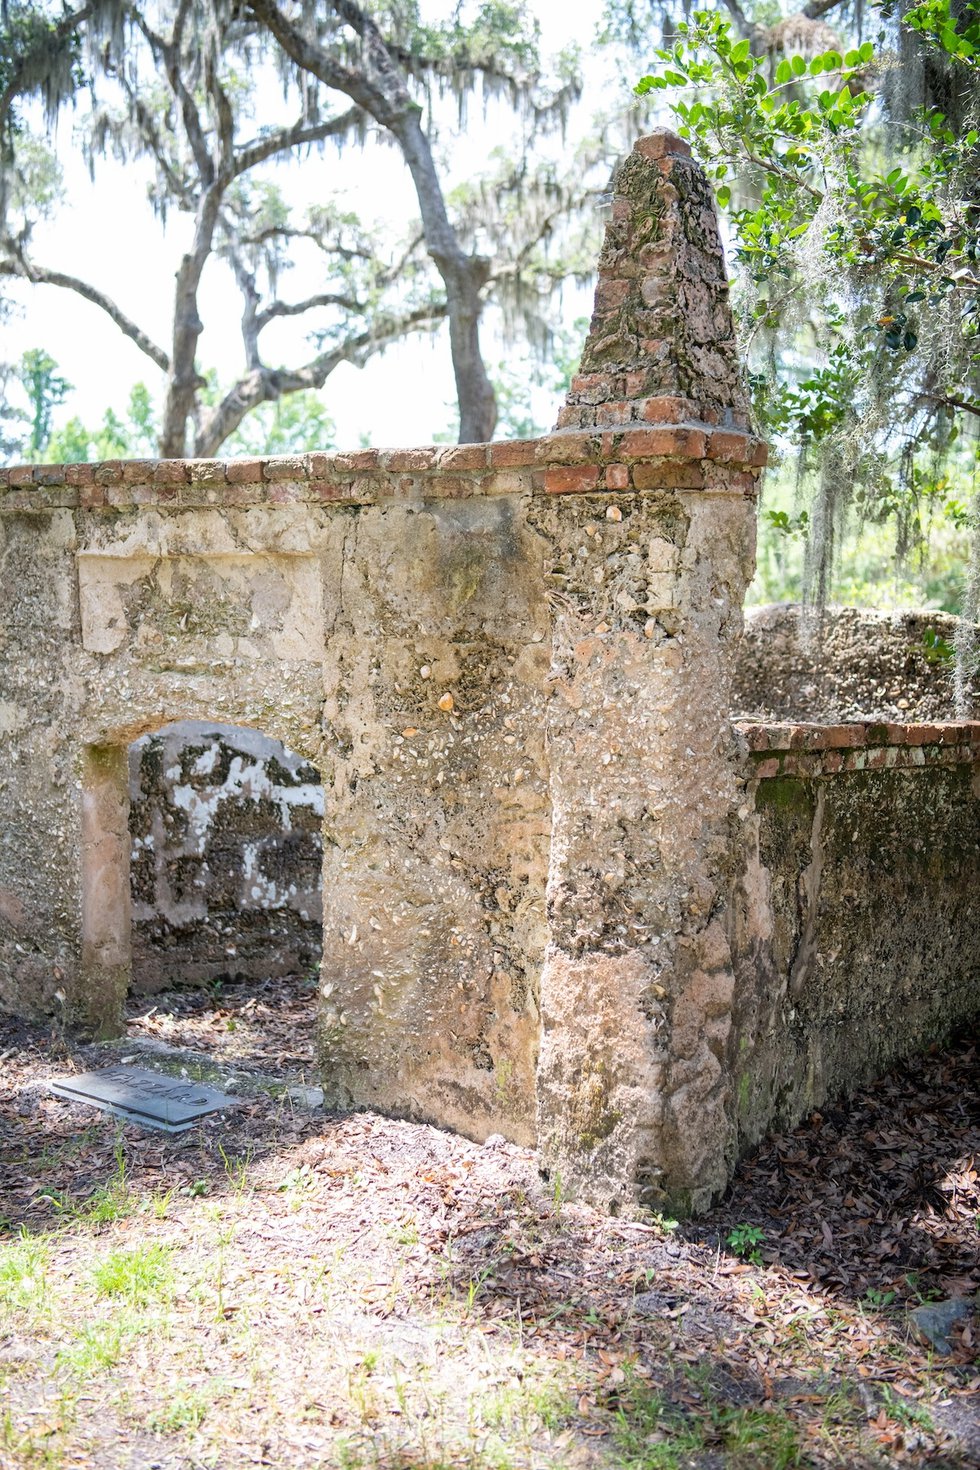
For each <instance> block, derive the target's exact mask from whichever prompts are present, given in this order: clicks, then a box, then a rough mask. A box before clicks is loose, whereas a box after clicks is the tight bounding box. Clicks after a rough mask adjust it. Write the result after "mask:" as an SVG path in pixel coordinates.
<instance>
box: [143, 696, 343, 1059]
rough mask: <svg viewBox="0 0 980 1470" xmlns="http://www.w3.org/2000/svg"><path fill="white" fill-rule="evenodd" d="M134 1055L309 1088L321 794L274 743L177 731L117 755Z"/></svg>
mask: <svg viewBox="0 0 980 1470" xmlns="http://www.w3.org/2000/svg"><path fill="white" fill-rule="evenodd" d="M128 779H129V845H130V868H129V873H130V898H131V955H132V961H131V965H132V968H131V981H130V985H129V990H128V995H127V1000H126V1020H127V1034H128V1035H129V1036H130V1038H131V1039H132V1040H133V1041H134V1042H149V1043H150V1044H151V1045H156V1046H167V1047H175V1048H177V1049H178V1050H188V1051H194V1052H203V1053H205V1054H208V1055H210V1056H212V1057H213V1058H214V1060H215V1061H216V1062H219V1063H234V1064H235V1065H236V1066H237V1065H242V1064H252V1065H254V1066H257V1067H258V1068H259V1069H260V1070H265V1069H271V1070H275V1071H277V1072H280V1071H283V1070H289V1071H290V1072H292V1073H297V1072H301V1073H303V1074H306V1075H312V1070H313V1068H314V1066H315V1057H314V1032H315V1024H314V1018H315V1008H316V996H317V987H318V980H319V966H320V958H321V954H322V943H323V899H322V842H323V838H322V829H323V787H322V784H321V780H320V775H319V772H318V771H317V770H316V768H315V767H314V766H312V765H311V764H310V763H309V762H308V761H306V760H305V759H304V758H303V757H302V756H300V755H296V754H295V753H294V752H292V751H290V750H288V749H287V748H286V747H285V746H283V745H282V744H281V743H280V742H279V741H278V740H274V739H272V738H271V737H269V736H267V735H264V734H262V733H261V732H259V731H257V730H253V729H247V728H243V727H240V726H233V725H225V724H220V723H217V722H212V721H189V720H185V721H179V722H177V723H175V724H172V725H167V726H164V727H163V728H162V729H159V730H156V731H154V732H153V733H151V734H148V735H144V736H142V737H141V738H140V739H138V740H136V741H134V742H133V743H132V745H131V746H130V747H129V753H128Z"/></svg>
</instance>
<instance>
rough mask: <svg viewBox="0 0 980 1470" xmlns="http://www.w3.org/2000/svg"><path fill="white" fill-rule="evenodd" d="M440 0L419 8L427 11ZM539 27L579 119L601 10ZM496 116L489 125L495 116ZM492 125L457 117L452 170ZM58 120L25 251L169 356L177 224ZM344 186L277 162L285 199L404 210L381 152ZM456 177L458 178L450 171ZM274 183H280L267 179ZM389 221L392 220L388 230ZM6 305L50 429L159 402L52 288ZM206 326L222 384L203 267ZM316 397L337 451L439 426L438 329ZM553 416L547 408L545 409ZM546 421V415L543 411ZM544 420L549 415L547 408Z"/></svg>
mask: <svg viewBox="0 0 980 1470" xmlns="http://www.w3.org/2000/svg"><path fill="white" fill-rule="evenodd" d="M444 4H445V0H442V3H441V4H439V3H437V0H433V4H432V5H431V6H430V7H429V9H430V13H432V14H437V13H438V11H439V10H440V9H441V8H442V6H443V5H444ZM529 8H530V9H531V11H532V12H533V13H535V14H536V15H537V16H538V18H539V20H540V23H541V28H542V48H541V49H542V55H543V56H549V55H553V54H554V53H555V52H557V51H558V50H559V49H560V48H561V47H563V46H565V45H567V44H568V43H569V42H573V41H574V42H577V43H578V44H579V45H580V46H581V48H582V52H583V55H584V56H585V57H586V58H590V57H591V58H592V59H591V60H589V61H588V62H587V73H588V82H587V86H586V89H585V97H584V100H583V104H582V118H583V121H582V123H581V124H580V126H584V125H585V122H586V121H587V118H588V117H589V116H590V115H591V114H592V113H593V112H594V111H596V110H597V109H598V108H599V107H600V106H601V105H602V104H603V102H605V101H607V100H608V96H607V95H604V94H608V91H609V88H610V86H611V85H615V82H612V83H611V82H610V80H609V71H608V62H606V63H603V64H604V65H605V67H606V71H605V74H604V75H603V73H602V72H601V71H600V70H599V64H597V62H596V61H595V59H594V53H595V48H594V46H593V44H592V42H593V37H594V34H595V30H596V26H597V24H598V20H599V15H600V12H601V0H578V3H576V4H575V5H572V4H569V3H568V0H530V4H529ZM500 117H501V118H502V117H503V112H501V114H500ZM500 126H501V122H500V120H499V119H498V120H496V121H495V119H494V117H493V115H492V114H491V116H490V118H489V119H488V120H486V121H485V120H484V118H483V116H482V113H481V109H480V107H479V105H474V106H473V107H472V109H471V118H470V125H469V128H468V131H467V137H466V139H465V140H464V141H463V143H462V144H461V145H460V147H459V148H458V149H456V150H454V165H455V166H457V167H461V168H463V169H466V168H467V167H468V168H470V169H472V170H473V171H474V172H476V171H478V170H479V169H480V168H481V166H482V163H483V161H484V160H485V158H486V155H487V153H488V152H489V150H490V148H491V147H492V146H494V145H495V144H497V143H498V142H501V141H503V139H502V138H501V137H500V135H499V133H498V131H497V129H498V128H499V127H500ZM70 127H71V119H70V114H65V115H64V117H63V120H62V123H61V140H62V147H61V149H60V153H61V157H62V164H63V167H64V170H65V184H66V189H67V199H68V202H67V204H66V206H65V207H64V208H62V210H61V211H60V212H59V214H58V215H57V217H56V218H55V219H54V220H53V221H52V222H50V223H49V224H46V225H45V226H44V227H43V228H40V229H38V230H37V232H36V234H35V237H34V241H33V244H32V253H33V255H34V256H35V258H36V259H37V260H38V261H40V262H42V263H43V264H45V265H47V266H50V267H53V268H59V269H62V270H65V271H68V272H70V273H71V274H73V275H76V276H80V277H81V278H83V279H85V280H88V281H91V282H92V283H93V284H95V285H97V286H99V287H101V288H102V289H103V290H105V291H106V292H107V293H108V294H109V295H111V296H112V297H113V298H114V299H115V300H116V301H117V302H118V304H119V305H120V307H122V309H123V310H125V311H126V312H127V313H128V314H129V315H130V316H131V317H132V318H133V319H134V320H135V321H136V322H137V323H138V324H139V325H140V326H141V327H142V328H143V329H144V330H145V331H147V332H148V333H149V334H150V336H151V337H152V338H153V339H154V340H155V341H157V342H159V343H160V344H161V345H162V346H164V347H165V348H168V349H169V345H170V344H169V337H170V329H171V323H170V310H171V298H170V283H171V281H172V279H173V274H174V271H175V269H176V265H177V261H178V259H179V255H180V249H181V243H182V240H183V239H184V238H186V234H187V231H188V229H189V221H188V220H187V218H186V217H185V216H181V215H179V214H176V213H175V214H173V215H172V216H171V217H170V219H169V220H168V228H167V231H166V233H165V234H163V233H162V232H161V227H160V224H159V221H158V220H156V219H155V218H154V216H153V215H152V213H151V211H150V208H149V205H148V204H147V203H146V202H145V185H146V180H147V179H148V177H149V169H148V168H147V169H146V170H143V169H141V168H139V167H136V166H134V165H128V166H123V165H119V164H116V163H106V164H104V165H102V166H101V167H100V169H99V170H98V172H97V174H96V179H95V182H94V183H93V182H92V181H91V180H90V179H89V176H88V172H87V170H86V169H85V167H84V165H83V163H82V161H81V158H80V156H79V153H78V151H77V150H76V149H73V148H72V147H71V141H70ZM355 158H356V162H354V163H353V165H349V166H348V169H347V178H346V180H344V178H343V173H342V170H341V165H340V164H339V163H338V159H337V155H336V153H334V152H330V151H326V152H324V154H323V155H322V156H319V157H318V156H316V155H314V156H312V157H311V158H308V159H306V160H303V161H296V162H294V163H293V164H292V165H291V169H290V172H291V175H292V179H293V181H294V185H293V186H291V187H290V192H291V193H292V194H294V197H295V198H296V199H297V200H300V201H303V200H306V201H313V200H315V199H316V198H317V197H318V196H319V197H321V198H322V197H323V195H324V194H325V193H333V192H334V191H335V190H337V189H338V188H342V189H345V190H348V191H350V192H351V193H352V195H353V197H352V200H351V202H352V204H353V206H354V208H355V209H356V210H357V212H358V213H359V214H360V215H361V217H362V218H364V219H370V218H378V219H383V218H385V217H386V215H387V216H388V217H392V218H397V219H400V221H402V222H403V221H404V220H405V219H406V218H411V217H412V215H413V214H414V213H415V212H416V205H415V201H414V195H413V193H412V190H411V185H410V181H409V179H408V175H407V170H406V169H405V167H404V164H403V163H402V161H401V158H400V155H399V154H398V153H397V152H396V151H395V150H394V149H391V148H379V147H374V148H369V149H368V150H366V151H365V152H364V153H363V154H360V155H355ZM463 176H464V177H465V174H464V175H463ZM277 177H280V176H279V175H277ZM401 227H402V226H400V228H401ZM315 289H317V287H316V282H315V280H312V279H310V280H306V281H304V280H303V278H302V276H301V273H300V272H299V271H294V272H292V273H290V274H287V275H286V276H285V277H284V278H283V281H282V282H281V286H280V290H281V294H282V295H283V296H284V297H286V298H287V299H296V298H298V297H302V296H303V295H305V294H307V293H308V292H309V291H311V290H315ZM10 294H11V296H12V297H13V298H14V299H15V300H16V301H17V303H18V307H19V310H18V312H17V314H16V315H15V316H14V318H13V320H12V321H11V322H9V323H8V325H7V327H6V328H5V331H4V338H5V340H4V344H3V349H2V352H0V356H2V357H3V358H5V359H6V360H7V361H13V360H17V359H18V358H19V357H20V355H21V353H22V352H23V351H25V350H26V349H27V348H30V347H43V348H45V349H46V350H47V351H48V352H50V354H51V355H52V357H54V358H55V359H56V361H57V363H58V365H59V368H60V370H61V372H62V373H63V375H64V376H65V377H66V378H67V379H68V380H69V382H71V383H72V384H73V385H74V391H73V392H72V393H71V395H70V396H69V398H68V399H66V401H65V403H64V404H63V406H62V407H61V409H60V410H59V411H58V414H57V419H56V426H57V425H60V424H62V423H64V422H65V420H66V419H68V418H69V417H71V416H72V415H75V414H77V415H78V416H79V417H80V418H81V419H82V420H83V422H84V423H85V424H86V425H87V426H89V427H94V426H95V425H97V424H98V423H99V422H100V421H101V418H102V415H103V413H104V412H105V410H106V408H107V407H109V406H112V407H114V408H115V409H116V411H117V412H121V411H122V410H123V409H124V408H125V405H126V402H127V399H128V395H129V390H130V388H131V386H132V385H133V383H135V382H136V381H138V380H140V379H142V380H143V381H144V382H145V383H146V384H147V386H148V387H149V388H150V390H151V392H152V393H153V394H154V396H155V398H157V400H159V393H160V374H159V372H158V370H157V369H156V368H155V367H154V366H153V364H152V363H151V362H150V360H149V359H148V358H147V357H145V356H144V355H143V354H142V353H141V352H140V351H139V350H138V349H137V348H136V347H135V346H134V345H133V344H132V343H131V342H129V341H128V339H126V338H124V337H123V336H122V335H121V334H120V333H119V331H118V330H117V329H116V328H115V327H114V326H113V325H112V323H111V322H110V321H109V320H108V319H107V318H106V317H105V316H104V314H103V313H102V312H101V311H100V310H99V309H98V308H97V307H95V306H92V305H90V304H89V303H87V302H85V301H84V300H82V299H81V298H80V297H78V296H77V295H75V294H74V293H73V292H71V291H67V290H63V289H60V288H57V287H52V286H37V287H30V286H27V285H26V284H23V285H22V284H20V283H17V284H15V285H12V287H11V291H10ZM201 300H202V306H203V312H202V314H203V316H204V318H205V325H206V330H205V333H204V335H203V337H202V339H201V348H200V355H199V361H200V364H201V366H202V367H205V368H211V367H214V368H216V369H217V370H218V373H219V376H220V377H221V379H222V382H223V383H225V382H227V381H228V380H230V379H231V378H232V376H233V374H234V373H235V372H236V370H237V369H238V368H239V366H240V362H241V358H240V336H239V330H238V319H239V315H240V310H241V307H240V298H239V296H238V293H237V291H236V289H235V287H234V285H233V284H232V282H231V281H230V279H229V278H228V277H227V275H226V274H225V271H224V268H223V267H222V266H221V265H220V264H218V263H217V262H212V264H210V265H209V267H208V273H207V274H206V276H205V279H204V291H203V293H202V298H201ZM590 305H591V303H590V301H589V299H588V297H587V296H586V295H584V294H583V293H581V292H574V291H573V292H570V293H568V297H567V300H566V302H565V304H564V310H565V312H566V314H567V320H568V321H571V320H573V319H574V318H575V317H576V316H582V315H588V313H589V310H590ZM277 326H278V327H279V330H280V331H281V334H282V335H281V337H280V339H278V340H276V339H274V337H273V331H274V330H275V329H274V328H270V329H269V331H268V332H267V333H266V334H264V335H263V350H264V354H265V356H266V359H267V360H270V361H274V360H276V359H278V360H280V361H283V362H290V363H296V362H301V361H304V360H305V359H306V358H307V357H308V356H310V355H312V349H311V348H310V347H309V346H308V345H307V344H306V343H305V341H304V332H305V329H303V328H302V327H297V325H296V324H295V323H283V324H277ZM486 356H487V359H488V361H489V362H493V361H497V360H499V359H500V358H501V357H502V356H503V348H502V346H501V344H500V343H494V342H493V341H492V340H491V341H487V343H486ZM323 399H324V402H325V404H326V406H327V408H328V411H329V412H330V414H331V415H332V417H333V418H334V420H335V421H336V424H337V439H338V443H339V444H340V445H341V446H350V445H354V444H357V443H358V442H359V440H360V438H361V436H362V435H364V436H367V438H369V439H370V441H371V442H372V443H374V444H377V445H382V444H385V445H391V444H421V443H425V442H428V441H429V440H431V438H432V437H433V435H434V434H436V433H438V432H440V431H442V432H444V431H445V430H446V429H447V427H448V426H449V424H450V422H451V419H452V414H453V408H452V399H453V382H452V373H451V367H450V362H449V352H448V342H447V340H446V335H445V333H444V332H443V333H440V334H439V335H437V336H436V337H434V338H429V337H428V336H418V337H416V338H413V339H411V340H410V341H409V342H408V343H407V344H405V345H403V346H400V347H398V348H394V349H391V350H390V351H389V352H388V353H386V354H385V355H384V356H383V357H381V358H380V359H375V360H374V361H373V362H372V363H371V364H369V366H368V367H367V368H366V369H364V370H361V371H358V370H356V369H354V368H349V367H347V366H346V365H345V366H343V367H341V368H340V369H338V370H337V372H336V373H334V374H333V375H332V376H331V377H330V378H329V379H328V380H327V383H326V385H325V387H324V390H323ZM555 407H556V408H557V405H556V406H555ZM545 412H546V413H548V407H547V406H545ZM549 417H551V415H550V414H549Z"/></svg>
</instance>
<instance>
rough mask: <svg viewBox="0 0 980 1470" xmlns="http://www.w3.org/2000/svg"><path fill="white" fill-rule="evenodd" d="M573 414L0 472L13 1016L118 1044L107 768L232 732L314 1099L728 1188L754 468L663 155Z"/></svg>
mask: <svg viewBox="0 0 980 1470" xmlns="http://www.w3.org/2000/svg"><path fill="white" fill-rule="evenodd" d="M562 425H563V427H562V428H561V429H560V430H558V431H556V432H555V433H554V434H552V435H549V436H546V437H545V438H542V439H539V440H534V441H524V442H519V443H511V444H508V443H500V444H490V445H485V444H484V445H465V446H459V447H453V448H445V447H444V448H437V449H415V450H392V451H377V450H364V451H359V452H357V453H354V454H347V455H344V454H339V455H319V454H313V455H309V456H303V457H301V458H288V459H273V460H253V461H237V462H231V463H228V464H224V463H221V462H219V461H204V462H201V461H179V462H162V463H159V462H153V461H150V462H145V463H126V464H106V465H99V466H91V465H74V466H62V467H57V466H42V467H34V468H31V467H22V468H15V469H13V470H8V471H5V472H4V473H3V474H2V476H0V492H2V493H0V638H2V647H0V657H2V666H3V668H4V670H5V673H4V686H3V690H2V703H0V727H2V728H3V730H4V733H5V735H6V737H7V739H8V741H9V750H10V756H9V759H8V761H7V762H6V763H5V765H4V768H3V770H2V772H0V819H2V820H0V1000H2V1001H3V1003H4V1004H6V1005H7V1006H9V1007H13V1008H16V1009H20V1010H45V1009H52V1008H53V1009H57V1008H58V1007H61V1008H63V1009H64V1010H65V1011H66V1012H67V1014H68V1016H69V1018H70V1019H72V1020H74V1021H76V1022H79V1023H83V1024H85V1025H87V1026H89V1027H90V1028H92V1029H95V1030H98V1031H101V1032H103V1033H111V1032H112V1031H114V1030H117V1029H118V1028H119V1026H120V1021H121V1008H122V1001H123V999H124V996H125V993H126V991H127V989H128V987H129V986H130V984H131V982H132V971H133V936H132V923H131V912H130V904H129V881H130V838H129V817H130V812H129V805H130V796H129V770H128V747H129V745H130V744H131V742H132V741H134V740H136V739H138V738H140V737H142V736H144V735H147V734H152V733H153V732H155V731H158V730H160V729H161V728H162V727H164V726H166V725H169V724H170V723H172V722H174V721H177V720H196V721H202V722H206V723H211V722H214V721H218V722H220V723H222V724H228V725H236V726H242V727H247V728H250V729H254V730H257V731H260V732H262V733H264V734H268V735H271V736H273V737H275V738H276V739H279V740H281V741H282V742H283V744H284V745H286V746H287V747H288V748H289V749H290V750H292V751H294V752H296V754H297V755H298V756H299V757H301V758H302V759H304V760H306V761H308V762H309V763H310V764H311V766H313V767H315V769H316V770H317V772H318V773H319V776H320V779H321V782H322V786H323V791H324V810H325V815H324V832H325V839H328V840H325V841H324V844H323V893H324V895H325V900H324V919H323V947H324V953H323V962H322V970H321V974H322V984H321V992H322V1011H321V1018H320V1037H319V1041H320V1055H321V1061H322V1066H323V1078H324V1087H325V1092H326V1096H327V1099H328V1100H329V1101H330V1102H334V1103H338V1104H342V1105H343V1104H349V1103H351V1102H354V1103H363V1104H369V1105H376V1106H380V1107H384V1108H387V1109H390V1110H393V1111H397V1112H402V1113H405V1114H408V1115H410V1116H416V1117H424V1118H429V1119H432V1120H434V1121H437V1122H439V1123H442V1124H446V1125H449V1126H453V1127H457V1128H460V1129H462V1130H464V1131H465V1132H467V1133H469V1134H471V1135H473V1136H476V1137H482V1136H485V1135H486V1134H488V1133H490V1132H493V1131H500V1132H504V1133H506V1134H508V1135H509V1136H510V1137H512V1138H515V1139H520V1140H524V1141H531V1140H534V1139H535V1138H536V1139H537V1140H538V1142H539V1144H540V1146H541V1148H542V1151H543V1154H544V1156H545V1159H546V1160H547V1161H548V1162H549V1163H551V1164H553V1165H554V1166H555V1167H557V1168H559V1169H560V1170H561V1173H562V1177H563V1179H564V1180H565V1181H566V1184H567V1185H568V1186H569V1187H572V1188H576V1187H577V1188H580V1189H582V1190H583V1191H584V1192H587V1193H589V1194H590V1195H591V1196H592V1197H593V1198H596V1199H598V1200H602V1201H605V1202H606V1203H608V1204H609V1205H610V1206H611V1207H617V1206H618V1205H620V1204H624V1203H625V1204H629V1203H632V1201H633V1200H634V1199H635V1198H636V1196H637V1193H638V1192H639V1193H640V1194H641V1195H642V1197H643V1198H654V1197H657V1198H659V1197H660V1196H661V1195H663V1194H664V1192H665V1191H667V1192H675V1193H678V1194H679V1195H684V1196H686V1197H690V1198H691V1200H692V1202H695V1203H696V1202H697V1201H698V1200H703V1199H705V1198H707V1197H709V1196H710V1193H711V1192H712V1191H713V1190H716V1189H718V1188H719V1187H721V1185H723V1183H724V1181H725V1179H726V1177H727V1170H728V1167H729V1154H730V1147H729V1134H730V1131H731V1130H730V1127H729V1124H728V1122H727V1113H728V1111H729V1109H728V1103H727V1098H728V1094H729V1084H728V1079H727V1076H726V1075H725V1073H724V1071H723V1066H722V1060H721V1058H722V1057H723V1053H724V1044H725V1043H724V1037H725V1026H724V1020H723V1017H722V1016H721V1014H720V1010H719V1005H720V1002H719V997H722V996H723V995H724V994H725V993H726V989H727V993H728V994H729V995H730V994H731V990H732V984H731V981H730V970H731V957H730V955H729V953H728V950H727V945H726V940H725V927H724V915H723V904H724V901H725V900H724V877H723V875H724V872H725V869H726V864H727V863H728V858H727V856H726V854H727V853H728V849H729V844H730V835H729V828H730V817H731V811H732V808H733V803H734V802H735V801H736V798H737V792H738V781H739V768H738V749H737V742H736V739H735V736H734V732H733V730H732V727H731V724H730V721H729V718H728V710H729V704H730V689H731V675H732V664H733V650H734V646H735V642H736V640H737V637H738V633H739V629H740V626H741V604H742V599H743V595H744V590H745V585H746V582H747V580H748V578H749V576H750V575H751V569H752V560H753V546H754V497H755V492H756V488H757V481H758V476H759V470H760V466H761V465H762V463H763V462H764V460H765V448H764V446H763V445H762V444H760V443H759V442H758V440H756V439H755V438H754V437H753V436H752V434H751V432H750V429H749V422H748V410H747V403H746V399H745V394H744V389H743V386H742V383H741V378H740V373H739V367H738V361H737V355H736V351H735V341H734V333H733V330H732V322H731V315H730V312H729V309H728V302H727V282H726V278H725V272H724V262H723V258H722V252H721V245H720V240H719V237H718V230H717V221H716V219H715V214H714V207H713V203H712V199H711V193H710V189H709V188H708V185H707V183H706V181H705V179H704V177H703V175H702V174H701V172H700V170H699V169H698V168H697V167H696V166H695V165H694V164H693V163H692V161H691V160H690V157H689V155H688V150H687V148H686V145H684V144H683V143H681V142H680V140H678V139H675V138H673V137H671V135H669V134H658V135H654V136H653V137H651V138H648V139H645V140H641V142H640V143H639V144H638V145H637V148H636V150H635V151H634V153H633V154H632V155H631V157H630V158H629V159H628V160H627V162H626V163H625V164H624V166H623V168H622V169H621V170H620V174H619V176H618V182H617V188H616V195H615V198H614V201H613V206H612V211H611V218H610V223H609V226H608V228H607V235H606V243H605V245H604V248H603V254H602V257H601V259H600V283H599V287H598V289H597V293H596V310H595V313H594V316H593V322H592V328H591V332H590V336H589V341H588V344H587V347H586V351H585V355H584V357H583V364H582V371H581V373H580V374H579V376H578V378H577V379H576V380H575V382H574V383H573V385H572V393H571V395H570V400H569V404H568V406H567V408H566V410H564V411H563V414H562ZM705 978H707V980H708V982H709V983H710V985H711V987H713V995H714V1001H713V1006H712V1010H711V1020H710V1025H706V1028H705V1032H704V1035H703V1037H702V1038H701V1039H700V1040H699V1042H698V1045H697V1046H696V1047H695V1048H694V1049H693V1051H691V1050H686V1051H685V1053H684V1055H675V1054H674V1052H673V1050H672V1047H671V1039H670V1038H671V1025H672V1022H671V1016H672V1010H673V1007H674V1005H675V1003H678V998H680V1000H681V1002H684V998H685V997H686V998H687V999H686V1003H693V1000H692V997H694V996H695V995H697V994H699V993H700V989H701V988H703V985H704V983H705ZM723 1009H724V1006H723V1005H721V1010H723Z"/></svg>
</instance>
